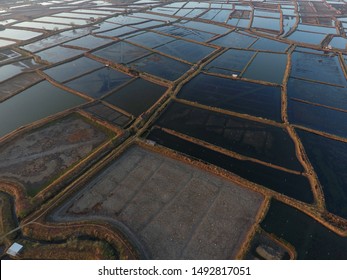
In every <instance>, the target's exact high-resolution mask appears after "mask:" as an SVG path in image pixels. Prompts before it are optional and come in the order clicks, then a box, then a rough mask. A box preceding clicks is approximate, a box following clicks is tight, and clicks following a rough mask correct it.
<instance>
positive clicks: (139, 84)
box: [104, 79, 167, 117]
mask: <svg viewBox="0 0 347 280" xmlns="http://www.w3.org/2000/svg"><path fill="white" fill-rule="evenodd" d="M166 89H167V88H166V87H163V86H160V85H157V84H154V83H151V82H148V81H146V80H143V79H136V80H134V81H132V82H131V83H130V84H128V85H126V86H124V87H122V88H121V89H120V90H118V91H116V92H114V93H112V94H110V95H109V96H107V97H106V98H104V101H105V102H107V103H109V104H112V105H114V106H116V107H118V108H121V109H123V110H124V111H126V112H129V113H130V114H132V115H133V116H136V117H137V116H139V115H141V114H142V113H143V112H145V111H147V110H148V109H149V108H150V107H152V106H153V104H154V103H155V102H156V101H158V99H159V98H160V97H161V96H162V95H163V94H164V92H165V91H166Z"/></svg>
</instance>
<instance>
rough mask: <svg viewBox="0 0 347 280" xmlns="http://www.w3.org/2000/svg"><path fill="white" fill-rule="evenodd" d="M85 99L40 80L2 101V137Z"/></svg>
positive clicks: (0, 111)
mask: <svg viewBox="0 0 347 280" xmlns="http://www.w3.org/2000/svg"><path fill="white" fill-rule="evenodd" d="M84 102H85V100H84V99H83V98H81V97H79V96H77V95H74V94H71V93H69V92H67V91H64V90H62V89H60V88H57V87H55V86H53V85H52V84H50V83H49V82H47V81H43V82H40V83H39V84H36V85H34V86H32V87H30V88H28V89H26V90H24V91H23V92H21V93H19V94H17V95H15V96H14V97H12V98H10V99H7V100H6V101H4V102H2V103H0V119H1V120H6V121H1V122H0V137H2V136H4V135H6V134H7V133H10V132H11V131H13V130H15V129H17V128H19V127H21V126H24V125H27V124H30V123H32V122H34V121H37V120H40V119H42V118H45V117H48V116H50V115H53V114H56V113H58V112H62V111H64V110H66V109H69V108H72V107H75V106H78V105H80V104H82V103H84Z"/></svg>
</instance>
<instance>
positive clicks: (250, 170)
mask: <svg viewBox="0 0 347 280" xmlns="http://www.w3.org/2000/svg"><path fill="white" fill-rule="evenodd" d="M147 138H148V139H150V140H152V141H155V142H156V143H157V144H159V145H162V146H165V147H167V148H169V149H172V150H175V151H179V152H180V153H183V154H185V155H188V156H190V157H193V158H196V159H198V160H203V161H204V162H207V163H210V164H214V165H216V166H219V167H221V168H223V169H225V170H228V171H230V172H232V173H234V174H236V175H238V176H240V177H242V178H244V179H246V180H249V181H251V182H254V183H256V184H259V185H262V186H265V187H266V188H269V189H271V190H273V191H276V192H279V193H282V194H284V195H287V196H289V197H292V198H295V199H297V200H300V201H303V202H307V203H313V194H312V191H311V187H310V184H309V182H308V180H307V178H306V177H304V176H301V175H296V174H292V173H288V172H284V171H281V170H278V169H275V168H271V167H268V166H266V165H262V164H258V163H255V162H252V161H249V160H239V159H236V158H233V157H230V156H227V155H225V154H222V153H219V152H217V151H214V150H211V149H208V148H206V147H204V146H201V145H199V144H196V143H193V142H190V141H187V140H184V139H182V138H179V137H177V136H174V135H172V134H169V133H167V132H165V131H163V130H161V129H158V128H155V129H152V130H151V132H150V133H149V135H148V136H147Z"/></svg>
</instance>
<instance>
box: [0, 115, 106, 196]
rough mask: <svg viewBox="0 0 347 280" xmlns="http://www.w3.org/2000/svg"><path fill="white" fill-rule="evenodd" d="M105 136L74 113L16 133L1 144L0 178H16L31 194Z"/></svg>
mask: <svg viewBox="0 0 347 280" xmlns="http://www.w3.org/2000/svg"><path fill="white" fill-rule="evenodd" d="M106 139H107V135H106V133H105V132H104V131H102V130H100V129H98V128H97V127H95V126H93V125H91V124H90V123H88V122H86V121H85V120H83V119H82V118H81V117H78V116H77V115H72V116H69V117H66V118H63V119H61V120H58V121H56V122H54V123H53V124H51V125H49V124H48V125H46V126H43V127H41V128H38V129H36V130H32V131H31V132H27V133H25V134H23V135H18V136H17V137H15V138H12V139H11V140H10V141H8V142H7V143H5V144H4V145H2V146H1V148H0V170H1V172H0V180H9V181H12V182H13V181H15V182H17V183H19V184H20V185H23V186H24V188H25V190H26V192H27V194H28V195H31V196H33V195H35V194H37V193H38V192H39V191H40V190H42V189H43V188H44V187H45V186H47V184H48V183H49V182H50V181H51V180H52V179H54V178H55V177H57V176H59V175H61V174H62V173H64V171H66V170H67V169H68V168H70V167H71V166H73V165H74V164H75V163H76V162H78V161H79V160H81V159H82V158H84V157H86V156H87V155H88V154H89V153H90V152H91V151H92V150H93V149H95V148H96V147H97V146H99V145H100V144H101V143H102V142H104V141H106Z"/></svg>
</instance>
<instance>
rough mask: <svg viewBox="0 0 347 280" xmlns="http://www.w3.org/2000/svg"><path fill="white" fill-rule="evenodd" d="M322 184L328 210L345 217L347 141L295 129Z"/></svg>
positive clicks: (346, 209) (346, 207)
mask: <svg viewBox="0 0 347 280" xmlns="http://www.w3.org/2000/svg"><path fill="white" fill-rule="evenodd" d="M297 133H298V135H299V137H300V139H301V141H302V143H303V145H304V147H305V151H306V153H307V156H308V158H309V160H310V162H311V164H312V165H313V167H314V170H315V171H316V173H317V176H318V179H319V181H320V183H321V184H322V186H323V188H322V189H323V192H324V197H325V203H326V205H327V209H328V211H330V212H332V213H334V214H336V215H339V216H341V217H343V218H345V219H346V218H347V189H346V184H347V172H346V168H345V167H346V164H347V157H346V155H347V143H344V142H340V141H336V140H332V139H328V138H325V137H323V136H320V135H317V134H313V133H310V132H306V131H304V130H301V129H297Z"/></svg>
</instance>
